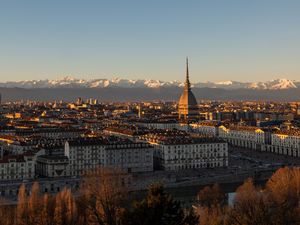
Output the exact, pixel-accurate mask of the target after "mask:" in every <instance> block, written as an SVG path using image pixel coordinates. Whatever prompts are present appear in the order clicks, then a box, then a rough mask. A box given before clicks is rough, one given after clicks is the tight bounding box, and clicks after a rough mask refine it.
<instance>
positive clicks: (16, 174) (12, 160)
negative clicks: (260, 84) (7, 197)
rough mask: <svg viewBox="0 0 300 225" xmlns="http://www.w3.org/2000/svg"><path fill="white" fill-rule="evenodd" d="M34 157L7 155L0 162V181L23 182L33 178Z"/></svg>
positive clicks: (29, 154)
mask: <svg viewBox="0 0 300 225" xmlns="http://www.w3.org/2000/svg"><path fill="white" fill-rule="evenodd" d="M34 156H35V155H34V154H33V153H26V154H22V155H8V156H4V157H3V158H2V159H1V160H0V180H23V179H33V178H34V177H35V157H34Z"/></svg>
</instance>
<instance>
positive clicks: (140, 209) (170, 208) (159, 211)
mask: <svg viewBox="0 0 300 225" xmlns="http://www.w3.org/2000/svg"><path fill="white" fill-rule="evenodd" d="M123 224H124V225H135V224H139V225H194V224H198V216H196V215H195V214H194V213H193V212H188V213H187V214H185V213H184V210H183V209H182V208H181V206H180V203H179V202H177V201H174V200H173V198H172V197H171V196H170V195H169V194H167V193H165V191H164V188H163V186H162V185H160V184H156V185H151V186H150V188H149V190H148V195H147V197H146V198H145V199H143V200H142V201H140V202H135V203H134V205H133V210H131V211H129V210H127V211H126V212H125V213H124V215H123Z"/></svg>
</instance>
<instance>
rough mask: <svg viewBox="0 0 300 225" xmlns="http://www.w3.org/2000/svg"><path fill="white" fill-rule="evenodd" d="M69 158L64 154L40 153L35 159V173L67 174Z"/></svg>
mask: <svg viewBox="0 0 300 225" xmlns="http://www.w3.org/2000/svg"><path fill="white" fill-rule="evenodd" d="M69 174H70V171H69V159H68V157H66V156H64V155H41V156H38V157H37V160H36V175H37V176H38V177H51V178H53V177H66V176H69Z"/></svg>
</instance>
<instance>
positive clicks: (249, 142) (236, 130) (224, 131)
mask: <svg viewBox="0 0 300 225" xmlns="http://www.w3.org/2000/svg"><path fill="white" fill-rule="evenodd" d="M218 133H219V138H221V139H222V140H225V141H227V142H228V143H229V144H231V145H233V146H237V147H242V148H249V149H255V150H261V149H262V146H263V145H264V144H265V134H264V131H263V130H262V129H260V128H258V127H251V126H231V127H228V128H227V127H225V126H220V127H219V131H218Z"/></svg>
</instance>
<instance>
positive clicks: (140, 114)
mask: <svg viewBox="0 0 300 225" xmlns="http://www.w3.org/2000/svg"><path fill="white" fill-rule="evenodd" d="M138 115H139V118H142V106H141V103H139V104H138Z"/></svg>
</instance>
